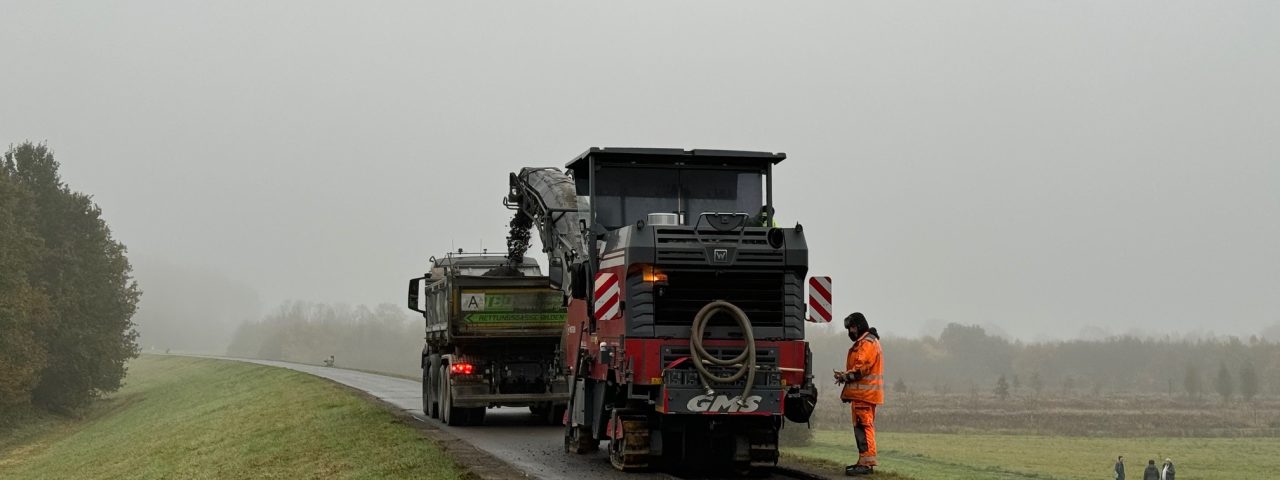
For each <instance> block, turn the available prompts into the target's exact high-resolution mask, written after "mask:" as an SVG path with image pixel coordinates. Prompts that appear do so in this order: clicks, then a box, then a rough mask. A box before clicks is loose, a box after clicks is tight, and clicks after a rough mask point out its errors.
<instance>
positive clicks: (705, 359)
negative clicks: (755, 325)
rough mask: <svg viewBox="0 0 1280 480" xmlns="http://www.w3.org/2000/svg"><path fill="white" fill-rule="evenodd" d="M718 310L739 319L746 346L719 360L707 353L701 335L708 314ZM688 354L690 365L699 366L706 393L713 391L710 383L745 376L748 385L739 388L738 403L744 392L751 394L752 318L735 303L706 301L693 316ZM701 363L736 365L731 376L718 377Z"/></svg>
mask: <svg viewBox="0 0 1280 480" xmlns="http://www.w3.org/2000/svg"><path fill="white" fill-rule="evenodd" d="M720 312H727V313H728V314H729V316H731V317H733V318H734V320H737V321H738V326H739V327H742V335H743V337H745V339H746V341H747V346H746V348H745V349H743V350H742V353H739V354H738V355H737V356H736V357H733V358H730V359H727V360H726V359H721V358H718V357H716V356H715V355H712V354H710V353H709V352H707V349H706V348H704V347H703V346H702V335H703V332H704V330H706V328H707V322H708V321H710V320H711V317H713V316H715V314H717V313H720ZM689 347H690V348H689V354H690V356H691V357H693V366H694V368H697V369H698V373H699V374H700V375H699V377H700V378H701V379H702V388H704V389H706V391H707V394H708V395H710V394H712V393H715V392H714V391H713V390H712V389H711V382H715V383H733V382H736V381H738V380H739V379H741V378H742V376H743V375H746V377H747V384H746V386H744V387H743V388H742V395H741V396H740V397H738V402H739V403H742V402H743V401H744V400H746V398H747V395H749V394H750V393H751V386H752V385H754V384H755V383H756V338H755V335H754V334H753V333H752V331H751V319H749V318H747V313H746V312H743V311H742V309H741V308H738V306H737V305H734V304H732V303H729V302H726V301H724V300H716V301H714V302H711V303H708V304H706V306H703V307H702V309H701V310H698V314H697V315H694V316H693V332H692V334H691V335H689ZM704 363H711V364H713V365H719V366H722V367H728V366H732V365H737V366H738V371H737V372H734V374H733V375H729V376H727V377H721V376H718V375H716V374H714V373H711V371H710V370H707V366H706V365H705V364H704Z"/></svg>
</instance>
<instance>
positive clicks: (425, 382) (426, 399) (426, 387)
mask: <svg viewBox="0 0 1280 480" xmlns="http://www.w3.org/2000/svg"><path fill="white" fill-rule="evenodd" d="M431 380H433V379H431V367H429V366H422V416H426V417H435V415H433V412H431V403H433V402H434V401H435V399H434V398H431Z"/></svg>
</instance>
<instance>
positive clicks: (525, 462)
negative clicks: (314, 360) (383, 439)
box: [228, 359, 670, 480]
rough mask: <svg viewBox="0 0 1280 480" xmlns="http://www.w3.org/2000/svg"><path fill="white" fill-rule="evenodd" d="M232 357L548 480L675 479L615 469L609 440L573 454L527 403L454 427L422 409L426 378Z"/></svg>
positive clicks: (557, 431)
mask: <svg viewBox="0 0 1280 480" xmlns="http://www.w3.org/2000/svg"><path fill="white" fill-rule="evenodd" d="M228 360H239V361H242V362H252V363H257V364H261V365H269V366H272V367H280V368H288V369H290V370H297V371H299V372H304V373H309V374H311V375H315V376H318V377H324V378H327V379H330V380H333V381H335V382H338V383H341V384H343V385H347V386H350V387H352V388H355V389H357V390H361V391H364V392H367V393H369V394H370V395H373V396H375V397H377V398H379V399H381V400H382V401H384V402H387V403H389V404H391V405H394V406H395V407H397V408H400V409H402V410H404V411H406V412H408V413H409V414H411V415H413V416H414V417H415V418H417V419H419V420H421V421H423V422H427V423H429V424H431V425H433V426H435V427H437V428H440V429H442V430H445V431H448V432H449V433H450V434H453V435H454V436H456V437H458V438H460V439H462V440H463V441H466V442H468V443H470V444H472V445H474V446H475V447H476V448H479V449H481V450H484V451H486V452H488V453H489V454H491V455H493V456H495V457H498V458H500V459H502V460H505V461H507V462H508V463H511V464H513V465H515V466H516V468H519V469H521V470H522V471H523V472H524V473H526V474H528V475H530V476H533V477H537V478H542V479H547V480H554V479H573V480H585V479H596V478H603V479H626V480H649V479H655V478H670V477H669V476H667V475H663V474H648V473H629V474H624V473H621V472H618V471H616V470H614V469H613V467H612V466H610V465H609V457H608V456H607V455H606V454H605V452H604V450H603V447H604V446H605V445H603V444H601V447H602V449H601V450H600V451H597V452H595V453H592V454H587V455H568V454H566V453H564V441H563V435H564V430H563V427H560V426H551V425H538V424H537V421H536V420H535V419H534V418H533V415H532V414H530V413H529V409H527V408H492V409H489V411H488V413H487V414H486V415H485V419H484V425H482V426H477V427H450V426H447V425H444V424H442V423H440V422H439V421H437V420H434V419H430V418H427V417H426V416H425V415H423V414H422V383H421V382H418V381H414V380H407V379H403V378H396V377H388V376H385V375H377V374H373V373H365V372H357V371H354V370H343V369H341V368H328V367H320V366H314V365H303V364H297V363H288V362H276V361H271V360H248V359H228Z"/></svg>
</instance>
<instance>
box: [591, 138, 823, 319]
mask: <svg viewBox="0 0 1280 480" xmlns="http://www.w3.org/2000/svg"><path fill="white" fill-rule="evenodd" d="M785 158H786V154H783V153H769V152H749V151H732V150H681V149H645V148H592V149H590V150H587V151H586V152H584V153H583V154H582V155H580V156H578V157H577V158H575V159H574V160H572V161H570V162H569V164H568V165H567V168H568V170H569V173H570V175H571V176H572V177H573V181H574V187H575V189H576V193H577V196H578V199H577V205H578V218H580V219H582V221H583V224H584V226H585V227H586V231H587V232H588V233H587V235H588V240H590V241H588V242H586V245H585V246H586V248H588V249H590V250H591V252H590V255H589V256H588V258H589V259H593V261H590V262H587V264H585V265H583V267H585V268H584V270H586V271H585V272H582V274H583V277H586V278H582V277H579V278H580V279H581V280H587V278H592V277H593V276H594V275H596V273H597V272H602V271H612V272H615V273H616V274H617V275H618V276H619V278H620V279H624V282H623V284H624V285H625V286H626V287H625V288H624V290H625V291H624V292H623V297H624V298H623V299H624V300H625V305H627V308H625V309H624V310H625V311H623V312H619V313H620V315H621V316H622V317H625V323H626V328H625V330H626V332H625V334H626V335H627V336H629V337H635V338H644V337H668V338H687V337H688V335H689V332H688V326H689V325H690V324H691V323H692V321H693V317H694V315H695V314H696V312H697V311H698V310H699V309H700V308H701V307H702V306H704V305H705V304H706V303H707V302H708V301H710V300H714V299H725V300H729V301H732V302H733V303H735V304H736V305H738V306H739V307H741V308H742V309H743V310H745V311H746V313H747V314H748V315H749V316H750V317H751V319H752V322H753V323H754V325H755V327H756V328H755V330H756V336H757V337H758V338H777V339H803V338H804V325H803V315H804V313H803V311H804V304H803V300H802V299H801V298H800V295H801V292H803V285H802V282H803V279H804V277H805V274H806V272H807V264H808V249H807V246H806V245H805V242H804V237H803V235H802V233H801V232H802V229H801V228H800V227H799V225H797V226H796V228H773V223H774V221H773V220H774V219H773V218H771V217H772V215H771V213H772V212H773V201H772V200H773V199H772V197H773V195H772V192H773V188H772V181H771V174H772V171H773V166H774V165H776V164H778V163H779V162H781V161H782V160H784V159H785ZM633 280H635V281H634V282H633ZM575 283H586V284H590V283H589V281H576V282H575ZM593 294H594V292H592V291H590V289H581V290H578V292H576V295H575V296H579V295H580V296H581V297H580V298H585V297H592V296H593ZM590 303H591V302H589V304H590ZM593 320H598V319H593ZM710 325H711V327H710V328H709V330H708V334H709V335H710V336H712V337H722V338H731V337H739V336H740V335H741V332H740V331H739V330H738V329H737V328H736V326H735V325H734V324H733V322H732V321H730V320H728V319H725V318H719V319H714V320H713V321H712V322H711V323H710Z"/></svg>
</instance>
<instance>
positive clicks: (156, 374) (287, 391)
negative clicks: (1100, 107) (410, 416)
mask: <svg viewBox="0 0 1280 480" xmlns="http://www.w3.org/2000/svg"><path fill="white" fill-rule="evenodd" d="M126 380H127V384H126V386H125V387H124V388H123V389H121V390H120V392H118V393H117V394H115V395H113V396H112V397H111V398H109V399H107V400H104V401H102V402H101V403H100V404H99V405H97V406H96V407H95V408H94V409H93V410H91V411H90V412H89V414H88V415H87V416H86V418H84V419H81V420H61V421H51V420H50V419H49V418H48V417H38V418H34V419H33V420H32V421H31V422H28V424H27V425H23V426H19V427H17V428H15V429H13V430H11V431H10V433H15V432H17V433H21V434H22V435H21V438H20V439H18V438H19V437H18V435H16V434H15V435H12V436H10V435H6V437H7V438H9V439H10V440H9V441H8V442H7V443H0V478H6V479H26V478H32V479H36V478H41V479H43V478H246V477H253V478H290V479H292V478H408V477H412V478H430V479H447V478H460V477H462V475H463V474H462V471H461V470H460V469H459V468H457V467H456V466H455V465H454V463H453V462H452V461H451V460H450V459H449V458H447V457H446V456H445V455H444V454H443V453H442V452H441V451H440V450H439V449H437V448H436V447H435V446H434V445H433V444H432V443H431V442H430V441H428V440H426V439H424V438H423V437H422V436H421V435H420V433H419V432H417V431H416V430H415V429H414V428H412V427H410V426H406V425H404V424H402V423H401V422H400V421H399V420H398V419H397V418H396V417H395V416H393V415H392V414H391V413H389V412H387V411H385V410H383V409H381V408H380V407H378V406H377V405H373V404H371V403H369V402H368V401H367V400H365V399H363V398H361V397H359V396H358V395H357V394H355V393H353V392H351V391H349V390H346V389H344V388H343V387H340V386H338V385H335V384H332V383H329V382H327V381H324V380H321V379H318V378H315V377H312V376H309V375H306V374H303V373H299V372H294V371H291V370H285V369H279V368H272V367H265V366H259V365H251V364H246V363H240V362H233V361H223V360H211V359H200V358H188V357H169V356H143V357H141V358H138V359H137V360H135V361H133V362H131V363H130V365H129V376H128V378H127V379H126ZM36 430H39V433H35V431H36ZM15 439H18V440H15Z"/></svg>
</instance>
